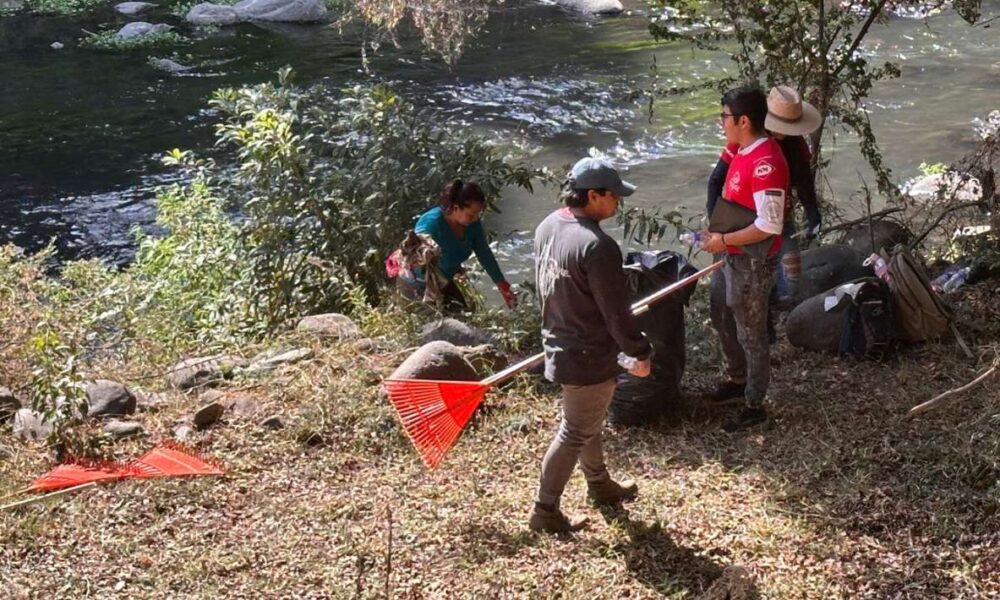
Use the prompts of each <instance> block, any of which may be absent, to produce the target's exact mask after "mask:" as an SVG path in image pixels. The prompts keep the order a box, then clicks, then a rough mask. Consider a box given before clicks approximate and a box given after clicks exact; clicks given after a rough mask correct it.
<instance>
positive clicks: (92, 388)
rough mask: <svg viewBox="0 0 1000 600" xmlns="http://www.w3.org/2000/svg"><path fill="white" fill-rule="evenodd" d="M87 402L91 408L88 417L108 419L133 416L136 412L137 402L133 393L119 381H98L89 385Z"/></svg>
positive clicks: (88, 410)
mask: <svg viewBox="0 0 1000 600" xmlns="http://www.w3.org/2000/svg"><path fill="white" fill-rule="evenodd" d="M87 401H88V403H89V405H90V408H88V409H87V416H90V417H106V416H112V415H131V414H132V413H134V412H135V407H136V401H135V396H134V395H132V392H130V391H128V388H126V387H125V386H124V385H122V384H120V383H118V382H117V381H108V380H107V379H98V380H97V381H93V382H91V383H88V384H87Z"/></svg>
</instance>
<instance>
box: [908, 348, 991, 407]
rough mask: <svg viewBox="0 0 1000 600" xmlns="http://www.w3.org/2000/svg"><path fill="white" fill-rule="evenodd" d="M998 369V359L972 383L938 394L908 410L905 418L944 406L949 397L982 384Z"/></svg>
mask: <svg viewBox="0 0 1000 600" xmlns="http://www.w3.org/2000/svg"><path fill="white" fill-rule="evenodd" d="M998 368H1000V359H998V360H995V361H993V366H992V367H990V368H989V369H987V370H986V372H985V373H983V374H982V375H980V376H979V377H976V378H975V379H973V380H972V381H970V382H969V383H967V384H965V385H963V386H962V387H960V388H955V389H953V390H948V391H947V392H944V393H943V394H940V395H939V396H935V397H934V398H932V399H930V400H928V401H927V402H924V403H923V404H918V405H917V406H914V407H913V408H911V409H910V412H908V413H906V416H907V417H915V416H917V415H919V414H923V413H925V412H927V411H929V410H931V409H933V408H935V407H937V406H939V405H941V404H944V401H945V400H947V399H948V398H949V397H950V396H954V395H955V394H960V393H962V392H964V391H966V390H968V389H970V388H972V387H974V386H976V385H978V384H980V383H982V382H983V381H985V380H986V379H987V378H989V376H990V375H993V374H994V373H996V372H997V369H998Z"/></svg>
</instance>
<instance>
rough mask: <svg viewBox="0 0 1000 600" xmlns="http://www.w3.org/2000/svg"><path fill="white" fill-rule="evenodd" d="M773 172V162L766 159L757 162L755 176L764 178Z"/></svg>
mask: <svg viewBox="0 0 1000 600" xmlns="http://www.w3.org/2000/svg"><path fill="white" fill-rule="evenodd" d="M771 173H774V167H773V166H771V163H769V162H766V161H761V162H759V163H757V166H756V167H754V170H753V176H754V177H756V178H757V179H764V178H765V177H767V176H768V175H770V174H771Z"/></svg>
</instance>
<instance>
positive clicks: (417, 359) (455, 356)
mask: <svg viewBox="0 0 1000 600" xmlns="http://www.w3.org/2000/svg"><path fill="white" fill-rule="evenodd" d="M390 378H392V379H444V380H457V381H476V380H478V379H479V375H478V374H477V373H476V369H475V367H473V366H472V365H471V364H470V363H469V361H468V360H466V358H465V353H464V352H463V351H462V349H461V348H459V347H458V346H456V345H454V344H449V343H448V342H443V341H437V342H431V343H429V344H424V345H423V346H421V347H420V348H418V349H417V351H416V352H414V353H413V354H411V355H410V356H409V357H408V358H407V359H406V360H404V361H403V364H401V365H399V367H398V368H397V369H396V370H395V371H393V373H392V375H390Z"/></svg>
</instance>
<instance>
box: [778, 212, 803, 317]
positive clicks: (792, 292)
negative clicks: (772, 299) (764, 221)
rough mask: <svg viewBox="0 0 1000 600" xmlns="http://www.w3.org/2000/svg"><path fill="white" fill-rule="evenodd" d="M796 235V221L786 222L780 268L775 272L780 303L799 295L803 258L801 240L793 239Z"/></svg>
mask: <svg viewBox="0 0 1000 600" xmlns="http://www.w3.org/2000/svg"><path fill="white" fill-rule="evenodd" d="M794 233H795V221H785V227H784V229H783V230H782V232H781V250H780V251H779V252H778V268H776V269H775V270H774V275H775V291H776V292H777V299H778V300H779V301H785V300H793V299H795V298H796V297H797V296H798V293H799V278H800V276H801V273H802V258H801V255H800V253H799V240H798V239H797V238H794V237H792V235H793V234H794Z"/></svg>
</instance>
